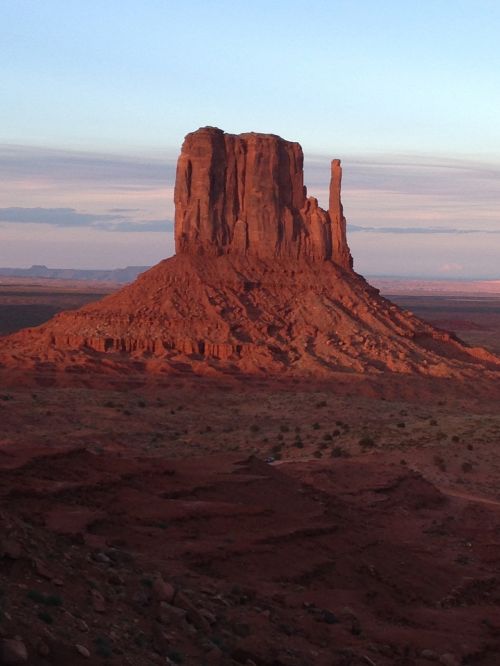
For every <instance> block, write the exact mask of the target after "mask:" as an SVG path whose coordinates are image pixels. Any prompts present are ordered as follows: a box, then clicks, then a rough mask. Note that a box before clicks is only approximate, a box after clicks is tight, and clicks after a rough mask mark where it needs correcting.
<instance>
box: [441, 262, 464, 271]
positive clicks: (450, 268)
mask: <svg viewBox="0 0 500 666" xmlns="http://www.w3.org/2000/svg"><path fill="white" fill-rule="evenodd" d="M439 270H440V271H441V272H442V273H460V272H461V271H463V270H464V266H463V265H462V264H454V263H450V264H443V265H442V266H440V267H439Z"/></svg>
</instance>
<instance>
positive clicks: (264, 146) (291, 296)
mask: <svg viewBox="0 0 500 666" xmlns="http://www.w3.org/2000/svg"><path fill="white" fill-rule="evenodd" d="M341 178H342V169H341V166H340V161H339V160H333V162H332V172H331V184H330V202H329V210H328V211H325V210H322V209H321V208H320V207H319V206H318V202H317V201H316V199H314V198H313V197H309V198H308V197H307V194H306V189H305V187H304V183H303V155H302V149H301V148H300V146H299V144H297V143H292V142H289V141H284V140H283V139H281V138H280V137H278V136H274V135H271V134H254V133H250V134H241V135H238V136H236V135H232V134H224V132H222V131H221V130H219V129H216V128H212V127H207V128H202V129H200V130H198V131H197V132H193V133H192V134H189V135H188V136H187V137H186V140H185V142H184V145H183V147H182V152H181V155H180V158H179V162H178V167H177V180H176V186H175V206H176V214H175V239H176V255H175V256H174V257H172V258H170V259H167V260H165V261H162V262H161V263H160V264H158V265H157V266H155V267H154V268H152V269H150V270H149V271H148V272H146V273H143V274H142V275H141V276H139V278H138V279H137V280H136V281H135V282H134V283H133V284H131V285H129V286H127V287H125V288H123V289H122V290H121V291H119V292H117V293H115V294H112V295H111V296H108V297H107V298H105V299H103V300H102V301H100V302H98V303H92V304H90V305H87V306H85V307H84V308H82V309H81V310H78V311H76V312H66V313H61V314H60V315H57V316H56V317H55V318H54V319H53V320H51V321H49V322H48V323H46V324H45V325H43V326H40V327H38V328H35V329H27V330H25V331H21V332H19V333H18V334H15V335H12V336H10V337H7V338H3V339H1V340H0V365H2V364H3V365H4V366H9V365H14V366H16V367H31V368H39V367H42V368H43V369H44V370H45V369H46V368H55V369H58V368H64V369H68V370H72V371H74V370H77V369H79V368H80V366H85V365H87V364H94V365H95V364H97V366H98V367H99V369H100V370H102V369H103V368H107V369H112V368H115V369H116V368H120V369H121V370H122V371H124V370H125V369H126V368H127V367H129V365H130V367H134V368H136V369H137V368H139V369H141V368H142V369H146V370H151V371H161V372H169V371H179V370H187V369H190V370H194V371H195V372H200V373H206V372H211V373H213V372H216V373H228V372H229V373H234V372H244V373H254V374H267V375H269V374H275V375H278V374H282V373H286V374H295V375H314V376H319V375H321V376H331V374H332V372H336V371H337V372H338V371H342V372H345V371H351V372H360V373H380V372H382V371H391V372H398V373H419V374H424V375H430V376H440V377H450V376H456V377H476V376H477V374H478V373H483V376H484V373H493V374H494V376H495V377H498V375H499V371H500V360H499V359H498V358H497V357H495V356H493V355H492V354H489V353H488V352H486V351H485V350H483V349H473V348H470V347H468V346H467V345H465V344H464V343H462V342H461V341H460V340H458V339H457V338H455V337H454V336H453V335H452V334H450V333H447V332H446V331H441V330H438V329H436V328H434V327H433V326H431V325H430V324H427V323H425V322H423V321H421V320H419V319H418V318H416V317H415V316H414V315H412V314H411V313H409V312H405V311H402V310H400V309H399V308H398V307H397V306H395V305H394V304H392V303H391V302H389V301H387V300H386V299H384V298H382V297H381V296H380V295H379V293H378V291H377V290H376V289H374V288H373V287H370V285H368V284H367V283H366V281H365V280H364V279H363V278H362V277H361V276H359V275H357V274H356V273H355V272H354V271H353V270H352V258H351V254H350V251H349V247H348V245H347V240H346V221H345V218H344V214H343V209H342V203H341ZM131 359H133V361H131ZM127 364H129V365H127Z"/></svg>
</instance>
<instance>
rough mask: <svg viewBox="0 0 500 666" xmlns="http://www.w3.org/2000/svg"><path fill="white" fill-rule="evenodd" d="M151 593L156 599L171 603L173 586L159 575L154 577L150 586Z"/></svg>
mask: <svg viewBox="0 0 500 666" xmlns="http://www.w3.org/2000/svg"><path fill="white" fill-rule="evenodd" d="M151 594H152V596H153V599H155V600H156V601H166V602H167V603H172V601H173V600H174V597H175V587H174V586H173V585H171V584H170V583H167V582H165V581H164V580H163V578H162V577H161V576H159V577H158V578H155V580H154V581H153V586H152V588H151Z"/></svg>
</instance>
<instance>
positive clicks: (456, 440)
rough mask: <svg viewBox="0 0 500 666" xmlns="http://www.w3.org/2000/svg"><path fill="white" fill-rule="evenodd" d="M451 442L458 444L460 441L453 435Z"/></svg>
mask: <svg viewBox="0 0 500 666" xmlns="http://www.w3.org/2000/svg"><path fill="white" fill-rule="evenodd" d="M451 441H452V442H459V441H460V437H459V436H458V435H453V437H452V438H451Z"/></svg>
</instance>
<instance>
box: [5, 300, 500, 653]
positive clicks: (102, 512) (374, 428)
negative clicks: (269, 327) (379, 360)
mask: <svg viewBox="0 0 500 666" xmlns="http://www.w3.org/2000/svg"><path fill="white" fill-rule="evenodd" d="M426 298H427V297H426ZM447 303H448V305H447V306H446V308H449V309H446V308H445V310H446V311H444V312H443V311H439V312H438V313H437V314H436V317H437V316H438V315H439V316H441V315H444V316H445V317H446V318H448V319H450V318H451V319H453V320H454V321H462V322H463V321H465V320H467V321H468V320H469V314H470V313H469V314H467V317H464V314H463V312H462V311H461V310H460V309H459V308H457V307H455V310H454V311H453V309H452V306H453V304H454V303H455V306H456V302H455V301H453V300H450V299H448V301H447ZM461 303H462V305H463V301H462V302H461ZM441 304H443V301H441ZM417 305H418V306H419V307H422V308H425V307H427V308H428V309H429V308H432V307H433V306H435V303H434V302H429V300H424V299H423V297H422V299H421V300H420V301H419V303H417ZM483 305H484V304H483ZM467 307H470V306H467ZM474 307H477V304H475V305H474ZM488 307H490V310H491V307H493V306H491V305H490V306H488ZM414 311H416V308H415V309H414ZM490 314H491V311H490ZM475 316H476V319H473V320H472V321H474V322H475V323H477V320H478V318H479V319H480V318H481V317H482V318H483V319H482V320H481V321H482V322H483V324H484V322H485V319H484V318H485V316H486V314H485V311H484V309H483V310H481V312H479V314H477V313H476V315H475ZM489 325H490V327H491V328H492V329H494V327H495V326H496V324H495V323H490V324H489ZM471 330H472V329H471ZM483 332H484V331H483ZM459 333H461V331H460V332H459ZM65 379H66V385H65V386H61V385H58V384H57V382H55V381H54V377H50V376H44V375H43V373H42V374H40V373H38V374H37V376H29V375H24V376H17V377H15V376H14V374H12V372H11V373H10V374H7V373H4V374H2V376H1V377H0V380H1V388H0V424H1V425H0V478H1V483H0V494H1V505H0V663H16V662H12V661H11V662H9V661H8V660H6V659H7V657H8V651H9V650H10V651H11V652H12V650H14V651H15V650H17V651H18V652H17V653H18V654H19V650H21V652H22V648H24V649H26V651H27V658H26V659H27V661H26V659H24V661H20V662H17V663H30V664H37V665H38V664H39V665H46V664H58V665H62V664H78V663H82V664H83V663H90V664H106V663H107V664H117V665H118V664H133V665H137V666H143V665H144V666H146V665H151V664H193V665H198V664H201V665H203V664H207V665H209V664H220V665H222V666H225V665H226V664H228V665H229V664H232V665H234V664H246V665H247V666H251V665H252V664H257V665H258V666H280V665H283V666H309V665H310V664H314V665H316V664H318V665H319V666H323V665H324V666H349V665H353V666H358V665H359V666H361V665H364V666H366V665H368V666H373V665H374V664H375V666H381V665H384V666H389V665H392V664H396V665H400V666H403V665H404V666H406V665H408V666H410V665H411V666H425V665H426V664H429V663H432V662H435V663H440V664H444V665H448V666H456V665H460V664H464V665H467V664H470V665H474V664H479V665H486V666H495V665H496V664H498V663H499V657H498V655H499V654H500V575H499V571H500V490H499V489H500V410H499V396H500V394H499V391H498V387H495V386H492V387H491V392H490V393H488V392H485V391H484V387H483V390H482V391H481V393H478V392H477V391H476V390H475V387H474V386H464V385H457V384H454V383H452V382H450V381H444V380H443V381H438V380H430V379H429V380H424V379H417V378H415V377H411V376H409V377H404V376H399V377H395V376H389V377H381V378H379V379H378V380H377V379H373V378H370V379H369V380H368V379H367V378H365V377H362V376H356V375H350V374H349V373H339V375H338V376H337V377H335V378H334V379H333V380H332V381H331V382H329V383H321V384H320V383H314V382H312V381H302V382H299V381H288V382H286V383H285V382H276V381H275V382H270V381H262V380H260V379H253V380H250V379H246V380H245V379H243V380H238V381H237V380H232V379H230V378H228V379H227V380H209V379H206V378H201V377H198V378H196V377H193V376H189V375H186V376H182V375H179V376H171V377H163V378H162V377H156V378H154V380H151V381H146V380H145V378H144V377H141V376H118V377H114V378H110V377H98V376H95V375H94V376H92V375H87V376H75V377H69V378H68V377H66V378H65ZM21 646H22V647H21ZM6 650H7V652H6ZM6 654H7V657H6ZM2 660H3V662H2Z"/></svg>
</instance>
